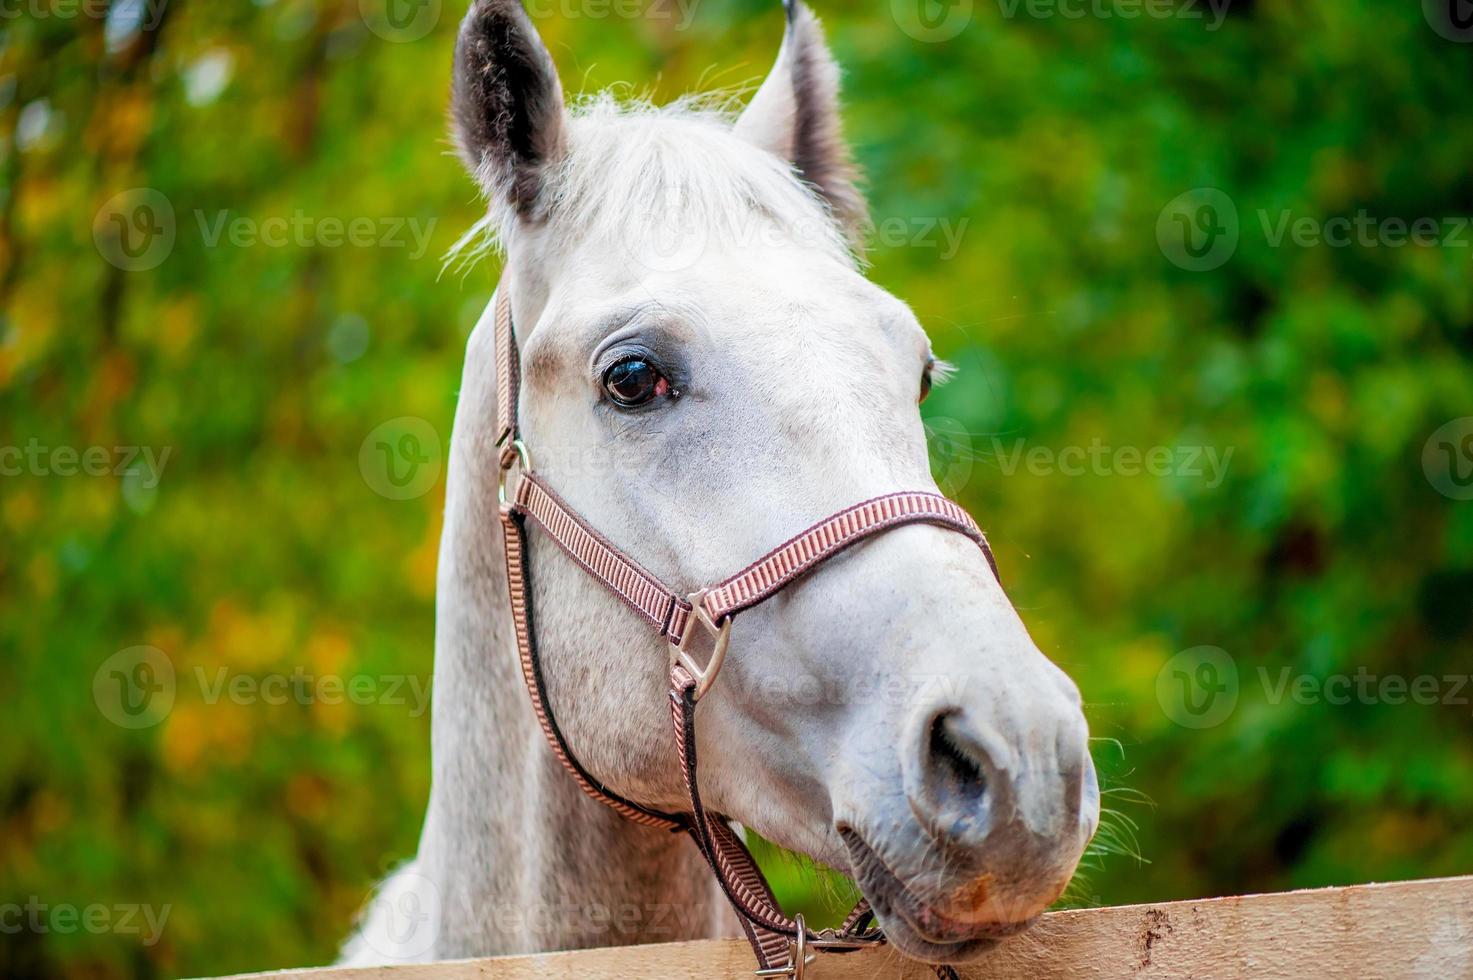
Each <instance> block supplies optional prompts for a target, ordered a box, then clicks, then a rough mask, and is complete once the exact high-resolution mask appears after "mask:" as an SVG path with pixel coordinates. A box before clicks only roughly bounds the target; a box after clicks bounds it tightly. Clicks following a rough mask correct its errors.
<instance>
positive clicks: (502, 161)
mask: <svg viewBox="0 0 1473 980" xmlns="http://www.w3.org/2000/svg"><path fill="white" fill-rule="evenodd" d="M450 95H451V98H450V105H451V114H452V117H453V123H454V136H455V144H456V148H457V149H458V150H459V152H460V157H461V159H462V160H463V161H464V162H465V166H466V169H467V170H469V171H470V172H471V176H473V177H474V178H475V179H476V181H477V183H479V184H480V185H481V189H482V190H483V191H484V192H485V193H486V194H487V196H489V197H491V198H493V199H495V200H500V201H502V202H503V203H506V204H510V205H511V206H512V207H513V208H514V209H515V210H516V212H517V213H518V214H520V215H521V216H522V217H524V218H525V217H530V216H532V215H533V213H534V211H535V209H536V206H537V198H538V194H539V192H540V191H541V189H542V183H543V175H544V174H545V173H546V172H547V170H548V168H549V166H550V165H551V164H553V163H555V162H556V161H557V159H558V158H559V157H560V156H561V155H562V152H563V115H564V112H563V90H562V85H561V83H559V82H558V77H557V69H556V68H554V67H553V64H552V56H551V55H549V54H548V53H547V47H546V45H544V44H543V43H542V39H541V38H540V37H538V35H537V31H536V30H535V29H534V28H533V27H532V22H531V21H530V20H529V19H528V18H527V14H526V12H525V11H524V10H523V9H522V4H521V0H474V2H473V3H472V4H471V9H470V12H469V13H467V14H466V15H465V20H464V21H462V22H461V25H460V37H459V39H458V40H457V41H456V44H455V72H454V76H453V81H452V83H451V93H450Z"/></svg>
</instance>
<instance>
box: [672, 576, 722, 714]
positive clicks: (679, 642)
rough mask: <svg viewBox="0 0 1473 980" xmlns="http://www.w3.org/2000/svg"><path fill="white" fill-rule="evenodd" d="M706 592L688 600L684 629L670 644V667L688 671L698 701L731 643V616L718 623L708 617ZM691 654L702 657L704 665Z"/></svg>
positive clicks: (696, 593)
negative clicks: (687, 613) (682, 668)
mask: <svg viewBox="0 0 1473 980" xmlns="http://www.w3.org/2000/svg"><path fill="white" fill-rule="evenodd" d="M707 591H709V590H707V589H702V590H701V591H699V592H692V593H691V594H690V595H689V596H688V597H687V601H689V602H690V606H691V609H690V615H689V616H687V617H686V620H685V629H684V630H683V631H682V632H681V634H680V637H679V638H678V639H673V640H671V641H670V663H671V666H674V665H675V664H677V663H678V664H680V665H681V666H682V667H684V668H685V669H686V670H688V671H690V675H691V676H692V677H694V678H695V681H696V690H695V694H694V697H695V699H696V700H697V701H699V700H700V699H701V698H702V697H704V696H705V694H706V692H707V691H709V690H710V689H711V685H712V684H713V683H715V681H716V674H717V673H718V672H719V671H720V670H721V663H722V661H724V660H725V659H726V648H727V646H728V644H730V642H731V617H730V616H727V617H725V618H724V619H722V621H721V622H719V623H718V622H716V621H715V620H713V619H712V618H711V614H710V613H709V612H707V611H706V603H705V600H706V593H707ZM693 654H697V655H704V657H705V664H704V665H703V664H702V663H701V662H700V661H699V660H697V659H696V657H695V656H693Z"/></svg>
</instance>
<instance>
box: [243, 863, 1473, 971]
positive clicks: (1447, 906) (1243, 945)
mask: <svg viewBox="0 0 1473 980" xmlns="http://www.w3.org/2000/svg"><path fill="white" fill-rule="evenodd" d="M751 975H752V954H751V951H750V950H749V949H748V947H747V944H746V943H745V942H744V941H742V940H712V941H707V942H694V943H669V944H665V945H656V946H628V947H622V948H616V949H593V950H583V951H579V952H568V953H544V954H540V955H536V956H505V957H494V958H491V959H479V960H457V961H451V962H443V963H434V964H427V965H422V966H399V967H380V968H372V969H332V968H324V969H314V970H289V971H283V972H279V973H265V974H250V975H249V976H251V977H256V978H260V977H272V978H300V980H432V978H433V980H584V978H606V980H684V978H690V980H696V978H700V980H707V978H711V977H718V978H746V977H751ZM808 975H809V977H810V980H861V978H863V980H881V978H884V980H927V978H930V977H932V976H933V974H931V973H930V972H929V971H927V970H925V969H924V968H923V967H921V966H920V965H918V964H913V963H907V962H906V961H904V960H903V959H901V958H900V956H898V955H897V954H896V953H895V951H894V950H891V949H888V948H881V949H876V950H869V951H865V952H860V953H852V954H847V955H844V956H832V955H830V956H824V957H821V958H820V959H819V960H818V962H816V963H815V964H814V965H813V966H812V967H810V968H809V974H808ZM961 975H962V976H963V977H966V978H977V980H981V978H984V977H985V978H987V980H1014V978H1017V980H1024V978H1028V980H1034V978H1050V977H1052V978H1065V980H1084V978H1090V980H1103V978H1114V977H1199V978H1213V980H1218V978H1238V977H1241V978H1244V980H1249V978H1251V980H1269V978H1285V980H1288V978H1293V980H1301V978H1307V977H1326V978H1330V977H1333V978H1367V980H1370V978H1382V977H1385V978H1393V977H1394V978H1402V977H1410V978H1427V980H1473V877H1465V878H1441V879H1436V880H1432V881H1411V882H1402V883H1397V884H1381V885H1357V886H1355V887H1352V888H1324V889H1317V890H1314V891H1298V892H1283V893H1280V894H1273V895H1245V896H1240V897H1236V898H1213V899H1205V900H1202V901H1194V902H1167V903H1164V904H1161V905H1128V906H1120V907H1117V908H1104V909H1085V910H1080V911H1071V912H1052V913H1049V914H1048V915H1046V916H1044V918H1043V921H1041V922H1040V923H1039V924H1038V925H1037V926H1036V927H1035V928H1034V929H1033V930H1031V931H1030V932H1028V933H1027V934H1025V935H1024V936H1022V937H1019V938H1018V939H1015V940H1012V941H1010V942H1007V943H1005V944H1003V945H1002V946H1000V947H999V948H998V949H996V950H994V951H993V952H991V953H989V954H987V955H986V956H984V957H983V958H982V959H980V960H977V961H976V962H975V963H972V964H970V965H968V966H967V967H965V968H964V969H962V970H961Z"/></svg>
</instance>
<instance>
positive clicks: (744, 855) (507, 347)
mask: <svg viewBox="0 0 1473 980" xmlns="http://www.w3.org/2000/svg"><path fill="white" fill-rule="evenodd" d="M495 302H496V310H495V329H496V336H495V343H496V373H497V378H496V401H497V413H498V418H497V424H498V431H497V439H496V445H497V446H498V447H499V448H500V457H499V463H500V467H501V479H502V481H503V494H504V492H505V487H504V481H505V480H506V478H507V475H508V473H509V471H510V470H511V469H512V467H513V466H516V465H517V464H518V463H519V462H520V464H521V466H522V467H528V466H529V463H528V459H527V456H526V450H525V448H524V447H522V446H521V443H520V439H519V427H518V425H517V410H518V404H517V401H518V396H519V388H520V379H521V367H520V355H519V352H518V349H517V342H516V333H515V330H514V329H513V326H512V317H511V303H510V299H509V296H508V293H507V290H506V288H505V284H503V285H502V287H501V288H499V289H498V290H497V295H496V301H495ZM529 518H530V519H531V520H532V521H534V522H535V523H536V524H537V525H538V526H540V527H541V528H542V529H543V530H544V531H546V532H547V535H548V536H549V537H551V538H552V539H553V541H554V542H556V543H557V545H558V547H560V548H561V549H562V550H563V551H564V552H565V553H566V554H567V555H568V556H569V557H570V558H572V559H573V560H574V561H575V562H577V563H578V564H579V565H580V566H581V567H582V568H583V569H584V570H585V571H587V572H588V573H589V574H590V575H592V576H593V577H594V578H596V579H597V580H598V581H599V582H601V583H602V584H603V585H604V586H605V587H606V588H608V589H609V590H610V591H611V592H613V593H614V594H615V595H617V596H618V597H619V598H620V599H622V600H623V601H624V602H625V604H627V605H628V606H629V607H630V608H631V609H633V610H634V611H635V612H636V613H638V614H639V615H640V616H641V618H643V619H644V620H645V621H646V622H647V623H649V624H650V625H651V626H652V627H654V628H655V629H656V630H657V631H658V632H659V633H660V635H662V636H667V637H672V638H678V637H681V636H682V635H684V631H685V629H686V627H687V625H688V624H689V622H690V617H691V615H692V614H693V613H694V611H695V610H694V607H693V606H692V605H691V603H690V602H689V601H687V600H686V599H684V598H682V597H681V595H680V594H679V593H678V592H675V591H674V590H672V589H670V588H669V587H668V586H666V585H665V584H664V583H662V582H661V581H660V580H659V578H658V577H657V576H655V575H654V574H653V573H651V572H649V571H648V570H646V569H645V568H643V567H642V566H641V565H639V564H638V563H637V562H635V561H634V560H633V559H631V558H629V557H628V556H627V555H625V554H624V553H623V552H622V551H621V550H620V549H619V548H618V546H616V545H615V544H614V543H613V542H611V541H609V540H608V539H607V538H605V537H604V536H603V535H602V534H600V533H599V532H598V531H597V530H596V529H594V528H593V527H592V526H590V525H589V524H588V522H587V521H585V520H583V518H582V517H580V516H579V515H578V513H577V512H576V511H574V510H573V508H572V507H570V506H569V505H568V504H567V503H566V502H565V501H564V500H563V499H562V498H561V497H559V496H558V495H557V494H556V493H555V492H554V491H553V490H552V489H551V488H550V487H548V486H547V485H546V484H545V483H543V482H542V481H541V480H539V479H538V478H537V477H536V476H535V474H533V473H531V472H528V471H527V470H526V469H523V470H522V471H521V472H519V474H518V478H517V484H516V488H515V492H514V494H513V496H512V499H510V500H507V499H505V497H504V496H503V502H502V506H501V525H502V544H503V550H504V553H505V557H506V582H507V592H508V594H509V596H510V601H511V610H512V626H513V630H514V632H515V634H516V643H517V651H518V655H519V657H520V660H521V668H522V678H523V680H524V681H525V682H526V685H527V694H528V696H529V697H530V699H531V702H532V710H533V712H534V713H535V715H536V716H537V723H538V725H539V726H540V727H541V728H542V733H543V735H544V736H545V738H546V740H547V744H548V745H549V746H550V747H551V749H552V751H553V755H554V756H555V757H556V758H557V760H558V762H559V763H560V764H561V765H562V766H563V768H564V769H566V770H567V771H568V774H569V775H570V776H572V777H573V779H574V781H575V782H577V784H578V786H579V787H580V788H581V789H582V790H583V792H584V793H586V794H588V795H589V796H591V797H592V798H593V799H595V800H598V801H599V802H600V803H603V804H604V805H606V806H608V807H610V808H612V809H613V810H615V811H616V812H617V813H619V814H620V815H621V816H623V817H625V818H626V819H629V820H632V821H634V822H635V823H638V824H642V825H644V826H647V827H657V828H660V829H663V830H669V831H685V832H686V833H688V834H690V836H691V839H692V840H693V841H694V842H695V844H696V846H697V847H698V848H699V849H700V851H701V854H702V855H703V856H704V857H705V858H706V861H707V863H708V864H709V865H710V866H711V869H712V871H713V872H714V873H715V875H716V878H717V880H718V881H719V882H720V884H721V888H722V891H723V892H724V893H725V894H726V897H727V900H728V901H729V902H730V903H731V905H732V908H733V909H734V910H735V911H736V912H737V913H738V921H739V922H740V923H741V926H742V930H743V932H744V933H745V934H746V936H747V939H748V941H749V942H750V943H751V945H752V951H753V953H754V954H755V956H756V957H757V961H758V963H759V964H760V968H761V969H762V970H764V971H772V970H787V971H789V974H790V975H792V974H796V973H799V972H801V971H802V969H803V964H799V963H795V962H794V961H793V952H794V946H793V943H794V941H795V940H798V939H799V938H800V936H801V938H802V939H803V940H804V941H805V942H812V943H815V944H818V945H819V946H820V947H822V946H823V945H824V944H828V945H830V946H835V944H838V945H837V946H835V948H832V949H831V951H833V952H844V951H848V950H853V949H857V948H862V947H864V946H869V945H876V944H879V943H883V942H884V935H883V934H882V933H881V932H880V930H879V929H878V928H876V927H874V926H873V924H872V922H873V918H874V915H873V913H872V912H871V910H870V908H869V905H868V903H867V902H864V901H861V902H860V903H859V904H858V905H856V906H855V908H854V910H853V911H852V912H850V913H849V915H848V916H847V917H846V918H845V920H844V923H843V925H841V926H840V927H839V928H838V929H835V930H823V931H822V932H813V931H811V930H809V929H807V928H806V927H804V926H803V925H802V919H801V917H800V918H798V919H793V918H789V917H788V916H787V915H786V914H784V913H783V911H782V909H781V907H780V906H779V905H778V903H777V899H776V897H775V896H774V895H773V894H772V889H771V887H770V886H769V885H768V884H767V879H766V878H765V877H764V876H763V874H762V872H761V870H760V869H759V868H758V867H757V862H756V861H755V860H754V859H753V857H752V853H751V851H749V850H747V847H746V845H745V844H743V843H742V841H741V839H740V838H738V837H737V835H736V832H735V831H733V830H732V828H731V826H730V825H729V824H728V823H727V822H726V820H725V819H724V818H722V817H720V816H715V815H712V814H710V813H709V812H708V811H707V810H706V808H705V806H704V805H703V804H702V802H701V796H700V788H699V783H698V781H697V757H696V728H695V719H696V704H697V701H698V694H697V691H698V682H697V678H696V677H695V676H693V675H692V674H691V672H690V671H689V670H688V669H687V668H686V667H685V666H683V665H682V664H681V663H680V662H679V661H678V660H677V661H676V662H675V663H674V666H672V668H671V674H670V707H671V719H672V722H673V724H674V728H675V744H676V748H677V752H678V755H679V757H680V770H681V779H682V781H683V782H684V784H685V788H686V794H687V797H688V801H689V804H690V814H689V815H685V814H671V813H663V812H661V811H659V810H655V809H652V808H650V807H646V806H643V805H641V804H639V803H635V802H634V801H632V800H628V799H625V798H624V797H622V796H620V795H619V794H617V793H615V792H614V791H613V790H611V789H609V788H608V787H607V786H604V785H603V784H602V783H601V782H599V781H598V780H597V779H596V778H594V776H593V775H592V774H591V773H589V772H588V770H586V769H584V768H583V766H582V765H581V764H580V763H579V762H578V760H577V758H576V757H575V756H574V755H573V752H572V750H571V749H570V748H569V747H568V743H567V740H566V739H565V738H564V736H563V733H562V730H561V729H560V728H558V725H557V722H556V720H555V716H554V714H553V711H552V708H551V706H550V705H549V703H548V700H547V686H546V682H545V679H544V677H543V674H542V662H541V657H540V655H539V650H538V647H537V632H536V627H535V621H534V618H533V606H532V598H531V593H532V590H531V566H530V563H529V556H528V553H527V531H526V522H527V520H528V519H529ZM912 523H929V524H933V525H937V526H940V527H944V528H948V529H950V530H954V531H957V532H959V533H961V534H964V535H966V536H967V537H969V538H971V539H972V540H973V541H975V542H976V543H977V544H978V545H979V546H980V547H981V549H982V551H983V553H984V554H985V555H986V557H987V562H988V564H989V565H990V566H991V567H992V570H993V573H994V574H996V572H997V563H996V562H995V561H994V560H993V557H992V551H991V549H990V548H989V547H988V545H987V539H986V538H985V537H984V536H983V534H982V532H981V531H980V530H979V529H978V528H977V525H976V524H975V523H974V522H973V521H972V519H971V517H970V516H969V515H968V514H967V513H966V512H965V511H964V510H962V509H961V508H960V507H958V506H957V505H956V504H954V503H952V502H951V501H950V500H947V499H946V498H944V497H941V496H940V495H939V494H934V493H926V492H901V493H893V494H887V495H885V496H883V497H876V498H874V499H873V500H867V501H864V502H863V503H860V504H856V505H854V506H853V507H849V508H847V509H845V510H842V511H840V512H838V513H837V514H834V515H832V516H830V517H828V518H825V519H824V520H822V521H820V522H819V523H817V524H815V525H813V526H812V527H810V528H809V529H808V530H806V531H804V532H802V533H801V534H799V535H796V536H795V537H793V538H792V539H790V540H789V541H787V542H785V543H784V544H782V545H780V546H778V547H777V548H775V549H773V550H772V551H770V552H768V553H767V554H766V555H764V556H763V557H761V558H759V559H757V560H756V561H755V562H753V563H752V564H751V565H748V566H747V567H746V568H744V569H743V570H742V571H740V572H738V573H737V574H736V575H733V576H731V577H730V578H728V579H726V580H725V581H723V582H721V583H719V584H718V585H716V586H713V587H712V588H711V589H708V590H705V592H704V593H702V594H700V596H701V602H702V605H703V607H704V608H703V610H702V612H703V613H704V614H705V615H706V616H707V617H709V619H710V621H711V622H713V623H726V622H729V621H730V618H731V617H732V616H734V615H736V614H737V613H738V612H741V611H742V610H744V609H749V608H751V607H752V606H755V605H757V604H759V603H761V602H763V601H764V600H766V599H768V598H770V597H771V596H773V595H775V594H776V593H777V592H779V591H781V590H782V589H784V588H786V587H787V586H788V585H790V584H792V583H793V582H795V581H797V580H798V579H799V578H802V577H803V576H804V575H806V574H807V573H808V572H810V571H812V570H813V569H814V568H816V567H818V566H819V565H820V564H822V563H823V562H825V561H827V560H828V559H829V558H832V557H833V556H834V555H837V554H838V553H839V552H841V551H843V550H845V549H847V548H849V547H851V546H852V545H854V544H856V543H858V542H859V541H862V540H864V539H865V538H868V537H870V536H872V535H874V534H878V533H881V532H883V531H887V530H890V529H891V528H894V527H899V526H901V525H904V524H912ZM713 673H714V671H713ZM845 944H847V945H845ZM935 972H936V974H937V976H938V977H940V978H942V980H956V971H954V970H953V969H952V968H951V967H941V966H938V967H935Z"/></svg>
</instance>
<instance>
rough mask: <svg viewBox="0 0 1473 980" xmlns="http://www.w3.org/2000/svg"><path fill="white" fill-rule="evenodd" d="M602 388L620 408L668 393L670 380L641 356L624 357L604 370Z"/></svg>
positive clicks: (648, 400)
mask: <svg viewBox="0 0 1473 980" xmlns="http://www.w3.org/2000/svg"><path fill="white" fill-rule="evenodd" d="M604 390H605V391H607V392H608V393H609V397H610V398H612V399H613V400H614V404H616V405H618V406H620V407H621V408H638V407H639V406H640V405H645V404H648V403H649V402H650V401H652V400H653V399H654V398H655V397H656V396H658V395H668V394H670V382H669V381H667V380H666V379H665V376H664V375H663V374H661V373H660V372H659V370H658V369H656V368H655V366H654V365H653V364H651V363H650V362H649V361H646V360H645V359H644V358H642V357H626V358H625V359H624V360H622V361H620V362H618V363H617V364H615V365H613V366H612V367H610V368H609V369H608V370H607V371H605V372H604Z"/></svg>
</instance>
